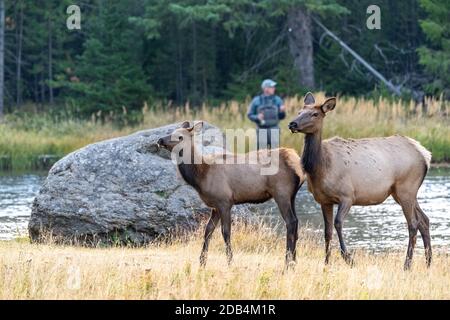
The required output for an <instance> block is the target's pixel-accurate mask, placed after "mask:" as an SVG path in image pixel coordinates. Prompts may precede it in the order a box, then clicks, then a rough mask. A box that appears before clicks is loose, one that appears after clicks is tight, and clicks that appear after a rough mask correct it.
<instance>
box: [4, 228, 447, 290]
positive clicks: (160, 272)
mask: <svg viewBox="0 0 450 320" xmlns="http://www.w3.org/2000/svg"><path fill="white" fill-rule="evenodd" d="M232 232H233V236H232V245H233V248H234V263H233V265H232V266H231V267H228V266H227V264H226V258H225V253H224V245H223V241H222V239H221V236H220V232H217V231H216V233H215V235H214V237H213V239H212V241H211V248H210V253H209V259H208V263H207V266H206V268H205V269H202V268H200V267H199V263H198V254H199V252H200V248H201V239H202V237H201V233H202V232H201V230H200V231H199V232H197V233H195V234H193V235H192V236H190V237H189V238H188V239H175V240H173V241H172V242H171V243H169V244H155V245H151V246H149V247H147V248H126V247H116V248H96V249H92V248H82V247H65V246H56V245H52V244H47V245H34V244H29V243H28V241H25V240H22V241H9V242H0V299H449V298H450V287H449V285H448V284H449V279H450V257H449V256H448V254H444V253H437V254H435V257H434V261H433V265H432V267H431V268H430V269H427V268H426V266H425V261H424V260H425V259H424V257H423V253H422V252H420V250H416V257H415V261H414V264H413V268H412V270H411V271H409V272H405V271H403V269H402V266H403V259H404V252H397V251H395V252H389V253H385V254H379V255H373V254H370V253H368V252H365V251H357V252H356V254H355V262H356V264H355V266H354V267H353V268H352V267H349V266H348V265H346V264H345V263H344V262H343V260H342V259H341V257H340V256H339V255H338V249H337V248H336V247H335V248H333V256H332V259H331V264H330V265H328V266H325V265H324V262H323V260H324V252H323V251H324V250H323V247H322V245H323V244H322V239H321V236H320V235H312V234H310V233H308V231H307V230H301V231H300V235H301V237H300V239H299V242H298V257H297V261H298V262H297V265H296V267H295V269H294V270H291V271H288V272H283V267H284V259H283V258H284V244H285V239H284V237H281V236H279V235H277V233H276V232H275V231H274V229H273V228H268V227H267V226H265V225H263V224H261V225H256V226H255V225H248V224H247V225H244V224H242V223H235V224H233V231H232ZM405 246H406V244H405ZM405 249H406V247H405Z"/></svg>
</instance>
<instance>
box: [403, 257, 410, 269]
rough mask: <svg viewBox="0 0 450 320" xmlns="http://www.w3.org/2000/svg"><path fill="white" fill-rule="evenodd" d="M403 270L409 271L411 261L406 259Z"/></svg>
mask: <svg viewBox="0 0 450 320" xmlns="http://www.w3.org/2000/svg"><path fill="white" fill-rule="evenodd" d="M403 270H405V271H409V270H411V259H408V258H406V260H405V265H404V266H403Z"/></svg>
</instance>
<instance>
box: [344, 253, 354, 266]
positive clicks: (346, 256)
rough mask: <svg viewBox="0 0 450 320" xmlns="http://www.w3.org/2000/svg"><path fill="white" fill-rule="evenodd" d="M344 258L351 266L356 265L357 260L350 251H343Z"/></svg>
mask: <svg viewBox="0 0 450 320" xmlns="http://www.w3.org/2000/svg"><path fill="white" fill-rule="evenodd" d="M342 258H344V261H345V262H346V263H347V264H348V265H349V266H351V267H353V266H354V265H355V261H354V260H353V255H352V254H351V253H349V252H343V253H342Z"/></svg>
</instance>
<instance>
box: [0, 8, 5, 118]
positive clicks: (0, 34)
mask: <svg viewBox="0 0 450 320" xmlns="http://www.w3.org/2000/svg"><path fill="white" fill-rule="evenodd" d="M4 62H5V2H4V0H0V120H1V119H2V118H3V107H4V105H3V98H4V97H3V93H4V90H3V89H4V79H5V78H4V71H5V70H4V67H5V65H4Z"/></svg>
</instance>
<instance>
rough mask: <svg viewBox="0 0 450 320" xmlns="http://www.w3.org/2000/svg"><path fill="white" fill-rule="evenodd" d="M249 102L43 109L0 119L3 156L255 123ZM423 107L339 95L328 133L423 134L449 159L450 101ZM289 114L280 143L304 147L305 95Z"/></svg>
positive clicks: (18, 158)
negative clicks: (87, 111) (298, 118)
mask: <svg viewBox="0 0 450 320" xmlns="http://www.w3.org/2000/svg"><path fill="white" fill-rule="evenodd" d="M315 96H316V100H317V101H318V102H320V101H324V99H325V97H324V94H323V93H316V94H315ZM248 103H249V101H247V102H244V103H238V102H236V101H230V102H228V103H223V104H221V105H208V106H207V105H204V106H203V107H200V108H191V107H189V105H188V104H187V105H185V106H183V107H173V106H167V105H162V104H155V105H151V106H147V105H145V106H144V107H143V109H142V114H143V121H142V123H140V124H139V125H138V126H125V127H122V128H117V127H116V126H114V124H113V123H112V122H111V121H106V122H104V123H102V122H101V121H100V120H99V115H93V116H92V119H91V120H89V121H87V120H75V119H74V120H64V119H62V120H61V121H56V122H55V121H54V120H49V119H47V118H43V117H42V116H40V115H39V114H36V115H34V116H31V117H30V118H27V119H25V120H21V121H19V122H17V121H16V122H14V121H8V119H6V121H5V122H4V123H0V156H2V155H9V156H10V157H11V158H12V163H13V169H29V168H30V167H31V166H32V162H33V158H35V157H37V156H38V155H42V154H57V155H60V156H62V155H65V154H67V153H69V152H72V151H74V150H76V149H79V148H81V147H83V146H85V145H87V144H90V143H93V142H96V141H100V140H105V139H108V138H113V137H118V136H123V135H127V134H130V133H132V132H135V131H138V130H143V129H149V128H155V127H159V126H162V125H165V124H169V123H174V122H180V121H183V120H194V119H196V120H205V121H208V122H210V123H211V124H214V125H216V126H218V127H219V128H220V129H222V130H225V129H235V128H244V129H246V128H254V127H255V125H254V124H253V123H251V122H250V121H249V120H248V119H247V117H246V112H247V107H248ZM427 104H428V108H427V110H426V112H424V111H423V110H422V108H421V106H417V107H416V105H415V104H414V102H413V101H410V102H405V101H400V100H399V101H397V102H395V101H390V100H389V99H386V98H380V99H379V100H377V101H374V100H370V99H364V98H354V97H338V100H337V105H336V108H335V109H334V110H333V111H332V112H330V114H329V115H328V116H327V117H326V120H325V123H324V138H329V137H332V136H336V135H338V136H341V137H343V138H363V137H375V136H389V135H393V134H403V135H407V136H410V137H412V138H414V139H417V140H419V141H420V142H421V143H422V144H423V145H424V146H425V147H426V148H428V149H429V150H430V151H432V153H433V160H432V161H433V162H449V161H450V103H449V102H445V101H442V100H438V99H430V100H428V101H427ZM285 105H286V107H287V116H286V119H285V120H283V121H282V122H281V123H280V127H281V129H282V130H281V134H282V137H281V144H282V145H283V146H286V147H294V148H296V149H297V150H300V148H301V147H302V144H303V139H302V136H301V135H293V134H291V133H290V132H289V130H287V125H288V123H289V122H290V121H291V120H292V119H293V118H294V117H295V115H296V114H297V112H298V111H299V109H300V108H301V107H302V106H303V102H302V97H291V98H286V99H285Z"/></svg>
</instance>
